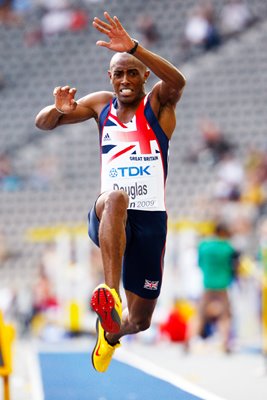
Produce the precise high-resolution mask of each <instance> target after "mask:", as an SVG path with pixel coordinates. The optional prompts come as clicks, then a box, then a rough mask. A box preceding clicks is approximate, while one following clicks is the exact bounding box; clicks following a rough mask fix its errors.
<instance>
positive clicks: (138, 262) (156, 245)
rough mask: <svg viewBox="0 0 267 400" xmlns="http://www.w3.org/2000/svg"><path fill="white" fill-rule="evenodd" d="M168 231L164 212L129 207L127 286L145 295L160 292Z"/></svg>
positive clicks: (124, 271)
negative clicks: (136, 209) (130, 208)
mask: <svg viewBox="0 0 267 400" xmlns="http://www.w3.org/2000/svg"><path fill="white" fill-rule="evenodd" d="M129 227H130V228H129ZM166 235H167V214H166V213H165V212H154V211H153V212H151V211H147V212H146V211H134V210H128V221H127V246H126V251H125V256H124V260H123V285H124V288H125V290H128V291H130V292H132V293H134V294H136V295H137V296H139V297H141V298H144V299H156V298H157V297H158V296H159V294H160V290H161V284H162V273H163V261H164V253H165V243H166Z"/></svg>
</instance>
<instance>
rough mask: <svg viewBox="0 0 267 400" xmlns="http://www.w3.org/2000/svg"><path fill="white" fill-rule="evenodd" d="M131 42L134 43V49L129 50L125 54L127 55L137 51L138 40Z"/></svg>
mask: <svg viewBox="0 0 267 400" xmlns="http://www.w3.org/2000/svg"><path fill="white" fill-rule="evenodd" d="M132 41H133V42H134V47H133V48H132V49H131V50H129V51H127V53H129V54H134V53H135V52H136V49H137V47H138V45H139V42H138V40H136V39H132Z"/></svg>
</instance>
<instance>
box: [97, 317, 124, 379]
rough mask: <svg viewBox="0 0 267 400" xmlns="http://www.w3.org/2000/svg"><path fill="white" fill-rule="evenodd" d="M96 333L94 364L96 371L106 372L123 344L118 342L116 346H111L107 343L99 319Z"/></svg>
mask: <svg viewBox="0 0 267 400" xmlns="http://www.w3.org/2000/svg"><path fill="white" fill-rule="evenodd" d="M96 332H97V341H96V345H95V348H94V350H93V352H92V364H93V367H94V369H95V370H96V371H98V372H105V371H106V370H107V369H108V367H109V364H110V361H111V360H112V357H113V354H114V352H115V350H116V349H117V348H118V347H120V346H121V343H120V342H118V343H116V344H115V345H114V346H111V345H110V344H109V343H108V342H107V340H106V338H105V331H104V329H103V328H102V326H101V323H100V320H99V318H98V319H97V321H96Z"/></svg>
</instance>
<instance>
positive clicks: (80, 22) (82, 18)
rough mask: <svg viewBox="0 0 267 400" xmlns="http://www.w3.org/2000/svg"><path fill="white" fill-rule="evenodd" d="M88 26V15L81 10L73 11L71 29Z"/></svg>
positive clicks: (78, 29)
mask: <svg viewBox="0 0 267 400" xmlns="http://www.w3.org/2000/svg"><path fill="white" fill-rule="evenodd" d="M87 26H88V15H87V14H86V13H85V12H84V11H81V10H76V11H73V13H72V19H71V23H70V30H71V31H81V30H83V29H86V28H87Z"/></svg>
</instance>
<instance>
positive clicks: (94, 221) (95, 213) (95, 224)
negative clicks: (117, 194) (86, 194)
mask: <svg viewBox="0 0 267 400" xmlns="http://www.w3.org/2000/svg"><path fill="white" fill-rule="evenodd" d="M109 193H110V192H104V193H101V194H100V195H99V196H98V198H97V199H96V201H95V204H94V207H92V208H91V210H90V211H89V213H88V235H89V237H90V239H91V240H92V241H93V242H94V243H95V244H96V245H97V246H98V247H100V246H99V235H98V233H99V224H100V219H101V215H102V211H103V208H104V203H105V200H106V198H107V197H108V195H109Z"/></svg>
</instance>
